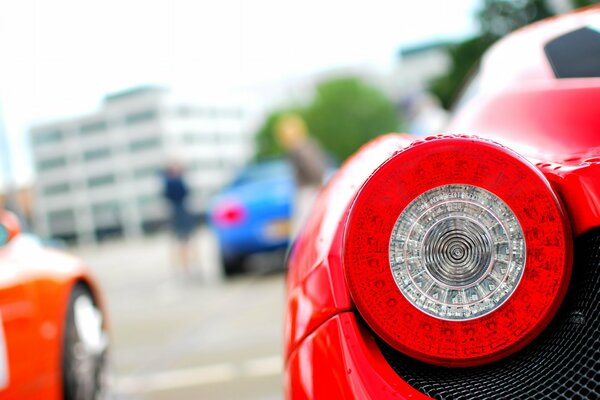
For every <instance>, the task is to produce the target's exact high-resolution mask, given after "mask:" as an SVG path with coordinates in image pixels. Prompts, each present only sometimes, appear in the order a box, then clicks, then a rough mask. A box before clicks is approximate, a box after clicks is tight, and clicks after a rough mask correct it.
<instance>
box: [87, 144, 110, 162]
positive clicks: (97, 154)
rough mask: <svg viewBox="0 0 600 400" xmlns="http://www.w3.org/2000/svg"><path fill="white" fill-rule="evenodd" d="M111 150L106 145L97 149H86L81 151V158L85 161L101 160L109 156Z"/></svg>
mask: <svg viewBox="0 0 600 400" xmlns="http://www.w3.org/2000/svg"><path fill="white" fill-rule="evenodd" d="M110 154H111V151H110V149H109V148H108V147H102V148H99V149H93V150H88V151H86V152H84V153H83V159H84V160H85V161H94V160H101V159H103V158H108V157H110Z"/></svg>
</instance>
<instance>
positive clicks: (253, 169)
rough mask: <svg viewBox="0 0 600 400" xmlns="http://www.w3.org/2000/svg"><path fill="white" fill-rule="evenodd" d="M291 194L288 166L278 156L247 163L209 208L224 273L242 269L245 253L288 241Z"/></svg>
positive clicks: (276, 246) (279, 246) (270, 248)
mask: <svg viewBox="0 0 600 400" xmlns="http://www.w3.org/2000/svg"><path fill="white" fill-rule="evenodd" d="M293 196H294V177H293V172H292V168H291V166H290V165H289V164H288V162H287V161H285V160H281V159H275V160H269V161H263V162H258V163H254V164H250V165H248V166H247V167H246V168H245V169H244V170H243V171H242V172H241V173H240V174H239V175H238V176H237V178H236V179H235V180H234V181H233V182H232V183H231V184H230V185H229V186H227V187H226V188H225V189H224V190H223V191H222V192H221V193H219V194H218V195H217V196H216V198H215V199H214V200H213V202H212V206H211V208H210V211H209V218H210V224H211V226H212V227H213V229H214V231H215V232H216V235H217V238H218V242H219V247H220V252H221V259H222V261H223V269H224V271H223V272H224V273H225V275H226V276H231V275H234V274H236V273H240V272H243V270H244V262H245V259H246V258H247V256H249V255H251V254H255V253H260V252H265V251H270V250H276V249H281V248H285V247H287V246H288V243H289V236H290V217H291V212H292V201H293Z"/></svg>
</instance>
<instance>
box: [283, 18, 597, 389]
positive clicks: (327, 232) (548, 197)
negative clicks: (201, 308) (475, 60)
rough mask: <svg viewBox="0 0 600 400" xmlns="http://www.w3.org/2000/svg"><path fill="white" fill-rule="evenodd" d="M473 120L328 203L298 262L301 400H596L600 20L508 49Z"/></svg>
mask: <svg viewBox="0 0 600 400" xmlns="http://www.w3.org/2000/svg"><path fill="white" fill-rule="evenodd" d="M460 104H461V106H460V107H459V109H457V111H456V114H455V115H454V117H453V118H452V121H451V124H450V126H449V127H448V128H447V130H448V133H449V134H443V135H436V136H430V137H427V138H417V137H413V136H409V135H397V134H391V135H385V136H382V137H380V138H378V139H376V140H374V141H373V142H371V143H369V144H367V145H365V146H363V148H362V149H361V150H360V151H359V152H357V153H356V154H355V155H354V156H352V157H351V158H350V159H349V160H348V161H347V162H346V163H345V164H344V165H343V166H342V167H341V168H340V169H339V171H338V172H337V173H336V174H335V176H334V177H333V178H332V179H331V180H330V182H329V184H328V185H327V186H326V187H325V188H324V190H323V191H322V192H321V194H320V196H319V198H318V199H317V202H316V204H315V207H313V209H312V212H311V214H310V218H309V220H308V221H307V223H306V225H305V226H304V229H303V230H302V231H301V233H300V235H299V237H298V238H297V239H296V242H295V243H294V245H293V246H292V250H291V253H290V256H289V263H288V268H289V269H288V274H287V306H286V310H287V313H286V324H285V335H284V344H285V350H284V358H285V361H284V365H285V367H284V369H285V389H286V396H285V397H286V398H287V399H294V400H308V399H429V398H435V399H598V398H600V7H595V8H588V9H584V10H581V11H578V12H575V13H572V14H569V15H565V16H561V17H557V18H552V19H549V20H548V21H545V22H541V23H536V24H533V25H531V26H529V27H526V28H524V29H522V30H520V31H518V32H515V33H514V34H511V35H509V36H508V37H506V38H504V39H502V40H500V41H499V42H498V43H496V44H495V45H494V46H493V47H492V48H491V49H490V50H489V51H488V53H487V54H486V55H485V56H484V58H483V60H482V63H481V68H480V71H479V73H478V75H477V77H476V78H474V79H473V80H472V83H471V84H470V85H469V88H468V89H467V90H466V91H465V92H464V95H463V101H462V102H460ZM432 133H435V132H432Z"/></svg>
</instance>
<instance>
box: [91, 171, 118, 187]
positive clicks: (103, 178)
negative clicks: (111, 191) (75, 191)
mask: <svg viewBox="0 0 600 400" xmlns="http://www.w3.org/2000/svg"><path fill="white" fill-rule="evenodd" d="M113 183H115V176H114V175H113V174H105V175H97V176H93V177H91V178H89V179H88V180H87V185H88V187H90V188H93V187H98V186H106V185H111V184H113Z"/></svg>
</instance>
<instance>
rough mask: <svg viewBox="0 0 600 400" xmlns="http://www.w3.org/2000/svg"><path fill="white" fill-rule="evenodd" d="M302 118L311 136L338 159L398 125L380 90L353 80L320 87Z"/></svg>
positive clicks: (327, 83)
mask: <svg viewBox="0 0 600 400" xmlns="http://www.w3.org/2000/svg"><path fill="white" fill-rule="evenodd" d="M304 117H305V119H306V124H307V126H308V129H309V130H310V132H311V134H312V135H313V136H314V137H316V139H317V140H318V141H319V142H320V143H321V144H322V145H323V146H324V147H325V149H327V150H328V151H330V152H331V153H332V154H333V155H335V156H336V157H337V158H339V159H340V160H344V159H345V158H347V157H348V156H350V155H351V154H352V153H354V152H355V151H356V150H357V149H358V148H359V147H360V146H361V145H363V144H364V143H366V142H368V141H369V140H371V139H373V138H374V137H376V136H378V135H381V134H383V133H387V132H392V131H395V130H397V129H398V128H399V122H400V121H399V117H398V112H397V110H396V108H395V107H394V104H393V103H392V102H391V101H390V100H389V99H388V98H387V97H386V96H385V95H384V94H383V93H382V92H381V91H379V90H378V89H377V88H375V87H373V86H371V85H369V84H367V83H365V82H363V81H362V80H360V79H357V78H352V77H348V78H337V79H332V80H328V81H325V82H323V83H321V84H319V85H318V86H317V89H316V92H315V96H314V99H313V100H312V102H311V104H310V105H309V106H308V107H307V108H306V110H305V112H304Z"/></svg>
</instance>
